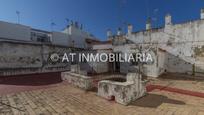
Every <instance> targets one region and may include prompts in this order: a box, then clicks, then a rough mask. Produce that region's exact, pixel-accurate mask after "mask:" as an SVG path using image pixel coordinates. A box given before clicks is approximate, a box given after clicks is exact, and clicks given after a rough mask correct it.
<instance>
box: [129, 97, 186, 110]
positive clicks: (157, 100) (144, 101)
mask: <svg viewBox="0 0 204 115" xmlns="http://www.w3.org/2000/svg"><path fill="white" fill-rule="evenodd" d="M162 103H170V104H178V105H185V103H184V102H183V101H178V100H174V99H169V98H168V97H166V96H163V95H157V94H147V95H146V96H144V97H142V98H140V99H138V100H136V101H134V102H132V103H131V104H130V105H133V106H140V107H149V108H157V107H158V106H160V105H161V104H162Z"/></svg>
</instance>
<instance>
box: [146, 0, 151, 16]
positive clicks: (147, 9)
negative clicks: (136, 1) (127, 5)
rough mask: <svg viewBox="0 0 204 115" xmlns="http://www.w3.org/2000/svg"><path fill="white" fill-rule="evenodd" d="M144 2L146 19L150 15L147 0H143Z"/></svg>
mask: <svg viewBox="0 0 204 115" xmlns="http://www.w3.org/2000/svg"><path fill="white" fill-rule="evenodd" d="M145 1H146V5H145V6H146V13H147V14H146V15H147V17H150V13H149V12H150V11H149V0H145Z"/></svg>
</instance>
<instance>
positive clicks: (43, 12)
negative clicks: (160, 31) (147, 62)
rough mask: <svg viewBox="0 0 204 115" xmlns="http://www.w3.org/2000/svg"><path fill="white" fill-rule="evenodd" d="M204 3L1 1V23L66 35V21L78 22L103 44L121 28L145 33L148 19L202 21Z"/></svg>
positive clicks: (194, 0)
mask: <svg viewBox="0 0 204 115" xmlns="http://www.w3.org/2000/svg"><path fill="white" fill-rule="evenodd" d="M201 8H204V0H0V21H6V22H12V23H17V22H18V16H17V14H16V11H19V12H20V24H23V25H28V26H31V27H33V28H36V29H42V30H47V31H51V30H52V29H51V23H52V22H54V23H55V24H56V25H55V26H53V30H54V31H62V30H63V29H64V28H65V27H66V25H67V21H66V19H69V20H73V21H77V22H79V23H80V24H83V25H84V29H85V30H86V31H88V32H90V33H92V34H93V35H95V36H96V37H97V38H99V39H101V40H106V31H107V29H111V30H112V32H113V33H114V34H115V33H116V31H117V28H118V27H120V28H122V29H123V31H124V32H126V31H127V24H132V25H133V30H134V31H139V30H144V29H145V23H146V20H147V18H148V17H151V18H152V19H153V20H154V21H153V22H152V23H153V26H154V27H160V26H163V25H164V16H165V15H166V14H167V13H169V14H171V15H172V20H173V23H181V22H186V21H189V20H196V19H199V18H200V9H201Z"/></svg>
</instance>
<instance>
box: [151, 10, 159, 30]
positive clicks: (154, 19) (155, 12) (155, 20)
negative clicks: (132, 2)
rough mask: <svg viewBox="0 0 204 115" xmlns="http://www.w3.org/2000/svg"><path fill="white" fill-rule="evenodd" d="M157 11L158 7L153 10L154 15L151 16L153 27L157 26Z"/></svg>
mask: <svg viewBox="0 0 204 115" xmlns="http://www.w3.org/2000/svg"><path fill="white" fill-rule="evenodd" d="M158 11H159V9H158V8H156V9H154V11H153V14H154V17H153V18H152V20H153V21H154V22H155V27H157V26H158V23H157V21H158V15H157V13H158Z"/></svg>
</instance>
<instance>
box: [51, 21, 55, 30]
mask: <svg viewBox="0 0 204 115" xmlns="http://www.w3.org/2000/svg"><path fill="white" fill-rule="evenodd" d="M50 26H51V31H53V29H54V26H56V24H55V23H54V22H53V21H51V23H50Z"/></svg>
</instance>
